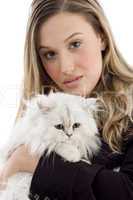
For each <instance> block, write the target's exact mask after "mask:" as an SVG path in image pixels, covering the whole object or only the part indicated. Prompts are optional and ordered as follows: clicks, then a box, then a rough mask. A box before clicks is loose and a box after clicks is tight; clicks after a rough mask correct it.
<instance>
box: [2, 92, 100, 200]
mask: <svg viewBox="0 0 133 200" xmlns="http://www.w3.org/2000/svg"><path fill="white" fill-rule="evenodd" d="M96 102H97V101H96V99H94V98H88V99H85V98H83V97H81V96H76V95H72V94H65V93H60V92H57V93H50V94H49V95H37V96H35V97H33V98H32V99H31V100H29V101H26V106H27V109H26V111H25V112H24V114H23V116H22V117H21V118H20V119H19V120H18V121H17V122H16V124H15V126H14V127H13V130H12V134H11V137H10V140H9V142H8V145H7V146H6V148H5V149H4V151H3V152H4V154H3V155H4V159H5V160H6V159H7V157H8V156H9V154H10V153H11V152H13V151H14V150H15V149H16V148H17V147H18V146H20V145H21V144H25V145H27V146H28V148H29V152H30V153H31V155H37V154H38V155H39V156H41V155H42V154H43V153H44V152H47V156H48V155H49V154H50V153H51V152H56V153H57V154H59V155H60V156H61V157H62V158H63V159H64V160H67V161H70V162H77V161H79V160H84V161H86V162H88V163H89V164H91V158H92V156H93V155H94V154H96V153H97V152H98V150H99V148H100V145H101V142H100V138H99V134H98V128H97V124H96V120H95V117H94V114H95V113H96V111H97V108H98V107H97V103H96ZM1 157H2V156H1ZM2 162H3V163H4V161H2ZM2 162H1V164H2ZM31 179H32V174H29V173H17V174H16V175H14V176H12V177H11V178H9V180H8V183H7V187H6V189H5V190H4V191H3V192H1V193H0V200H8V199H10V200H28V199H29V198H28V192H29V186H30V182H31Z"/></svg>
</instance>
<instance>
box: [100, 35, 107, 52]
mask: <svg viewBox="0 0 133 200" xmlns="http://www.w3.org/2000/svg"><path fill="white" fill-rule="evenodd" d="M100 42H101V51H104V50H105V49H106V46H107V43H106V39H105V36H104V35H103V34H101V35H100Z"/></svg>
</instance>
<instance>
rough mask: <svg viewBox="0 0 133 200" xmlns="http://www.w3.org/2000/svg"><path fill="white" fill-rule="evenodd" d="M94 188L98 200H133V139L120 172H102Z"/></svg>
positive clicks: (105, 170)
mask: <svg viewBox="0 0 133 200" xmlns="http://www.w3.org/2000/svg"><path fill="white" fill-rule="evenodd" d="M92 187H93V192H94V194H95V197H96V199H97V200H118V199H120V200H133V137H132V138H131V139H130V140H129V141H128V144H127V149H126V152H125V158H124V160H123V162H122V165H121V167H120V171H119V172H115V171H113V170H107V169H103V170H101V171H100V172H99V173H98V174H97V176H96V177H95V180H94V182H93V185H92Z"/></svg>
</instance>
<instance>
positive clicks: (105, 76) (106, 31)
mask: <svg viewBox="0 0 133 200" xmlns="http://www.w3.org/2000/svg"><path fill="white" fill-rule="evenodd" d="M24 72H25V73H24V84H23V95H22V99H23V98H26V99H27V98H30V97H31V96H33V95H34V94H36V93H42V92H45V90H44V88H45V86H49V87H50V86H51V87H55V88H56V89H57V90H59V91H63V92H66V93H72V94H76V95H82V96H85V97H92V96H94V97H96V96H98V97H99V98H101V100H102V102H103V109H104V110H105V112H104V114H99V124H98V126H99V131H100V134H101V141H102V148H101V151H100V152H99V154H98V155H97V156H95V157H94V159H93V162H92V165H89V164H87V163H84V162H78V163H64V162H63V161H62V159H61V158H60V157H59V156H58V155H56V156H55V167H54V169H53V168H52V166H51V163H52V158H51V162H50V161H49V162H47V160H45V161H43V162H42V158H43V157H42V158H38V157H36V158H33V157H31V156H30V154H29V153H28V150H27V149H26V147H25V146H23V145H22V146H20V147H19V148H18V149H17V150H16V151H15V152H13V154H12V155H11V156H10V158H9V160H8V161H7V164H6V165H5V168H4V169H3V171H2V172H1V182H2V181H3V180H5V181H6V180H7V179H8V178H9V177H10V176H11V175H13V174H14V173H16V172H18V171H27V172H32V173H34V176H33V180H32V183H31V188H30V192H31V195H30V199H40V200H42V199H43V200H44V199H61V200H62V199H63V200H65V199H69V200H70V199H76V200H78V199H82V200H87V199H90V200H91V199H93V200H94V199H96V200H107V199H108V200H117V199H118V198H119V199H121V200H132V199H133V191H132V189H133V156H132V154H133V121H132V120H133V69H132V68H131V67H130V66H129V65H128V64H127V63H126V61H125V60H124V58H123V57H122V55H121V54H120V52H119V51H118V49H117V46H116V44H115V41H114V39H113V36H112V33H111V30H110V27H109V23H108V21H107V19H106V17H105V15H104V12H103V9H102V7H101V6H100V5H99V3H98V2H97V1H96V0H76V1H75V0H34V1H33V2H32V7H31V15H30V17H29V21H28V26H27V35H26V42H25V70H24ZM23 109H25V108H24V106H23V104H22V103H21V102H20V108H19V111H18V115H17V119H18V118H19V117H20V116H21V114H22V111H23ZM17 119H16V120H17ZM18 134H19V133H18ZM118 167H119V169H118ZM116 168H117V170H115V169H116ZM49 171H50V172H51V173H52V175H51V176H52V178H50V177H51V176H49Z"/></svg>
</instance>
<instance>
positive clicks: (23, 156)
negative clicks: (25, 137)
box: [0, 145, 39, 188]
mask: <svg viewBox="0 0 133 200" xmlns="http://www.w3.org/2000/svg"><path fill="white" fill-rule="evenodd" d="M38 161H39V157H38V156H31V155H30V153H29V151H28V148H27V147H26V146H24V145H21V146H20V147H18V148H17V149H16V150H15V151H14V152H13V153H12V154H11V156H10V157H9V159H8V160H7V162H6V164H5V166H4V168H3V169H2V170H1V171H0V188H4V187H5V183H6V181H7V180H8V178H9V177H10V176H12V175H14V174H15V173H17V172H22V171H26V172H30V173H33V172H34V170H35V168H36V166H37V164H38Z"/></svg>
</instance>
